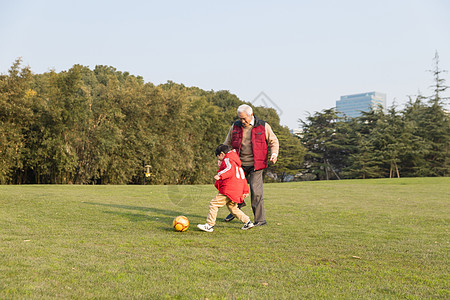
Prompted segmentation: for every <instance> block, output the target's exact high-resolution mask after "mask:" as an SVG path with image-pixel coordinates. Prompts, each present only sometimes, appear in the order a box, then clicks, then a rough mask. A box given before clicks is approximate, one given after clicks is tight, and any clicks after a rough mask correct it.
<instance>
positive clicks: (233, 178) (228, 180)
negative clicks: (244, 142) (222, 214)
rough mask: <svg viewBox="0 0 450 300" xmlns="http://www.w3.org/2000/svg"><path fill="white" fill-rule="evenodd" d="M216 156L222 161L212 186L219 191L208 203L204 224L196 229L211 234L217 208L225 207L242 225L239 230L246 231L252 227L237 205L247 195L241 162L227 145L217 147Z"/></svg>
mask: <svg viewBox="0 0 450 300" xmlns="http://www.w3.org/2000/svg"><path fill="white" fill-rule="evenodd" d="M216 156H217V158H218V159H219V161H222V162H221V164H220V167H219V171H217V174H216V176H214V179H215V180H216V183H215V184H214V186H215V187H216V188H217V189H218V190H219V193H218V194H217V196H216V197H215V198H214V199H212V200H211V202H210V203H209V214H208V217H207V218H206V224H198V225H197V227H198V228H200V229H201V230H203V231H206V232H212V231H213V230H214V228H213V227H214V225H215V224H216V217H217V211H218V210H219V207H222V206H224V205H226V206H227V207H228V210H229V211H230V213H232V214H233V215H234V216H236V218H238V219H239V220H240V221H241V222H243V223H244V226H243V227H242V228H241V229H243V230H247V229H250V228H252V227H253V226H254V225H253V223H252V221H250V218H249V217H248V216H247V215H246V214H244V212H243V211H242V210H240V209H239V208H238V203H242V202H243V198H246V197H247V196H248V193H249V189H248V184H247V179H245V174H244V170H242V168H241V164H242V163H241V160H240V159H239V156H238V155H237V153H236V151H235V150H231V151H230V147H229V146H228V145H223V144H222V145H219V146H218V147H217V149H216Z"/></svg>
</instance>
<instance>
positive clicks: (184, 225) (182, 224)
mask: <svg viewBox="0 0 450 300" xmlns="http://www.w3.org/2000/svg"><path fill="white" fill-rule="evenodd" d="M172 225H173V228H175V230H176V231H186V230H187V229H188V228H189V220H188V218H186V217H185V216H178V217H176V218H175V219H173V224H172Z"/></svg>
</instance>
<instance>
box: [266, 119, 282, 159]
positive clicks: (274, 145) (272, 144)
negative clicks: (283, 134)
mask: <svg viewBox="0 0 450 300" xmlns="http://www.w3.org/2000/svg"><path fill="white" fill-rule="evenodd" d="M265 132H266V141H267V144H268V145H269V148H270V153H271V154H270V161H271V162H272V163H276V162H277V158H278V151H279V149H280V144H279V142H278V138H277V136H276V135H275V133H274V132H273V130H272V127H270V125H269V124H268V123H267V122H266V127H265Z"/></svg>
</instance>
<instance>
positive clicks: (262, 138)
mask: <svg viewBox="0 0 450 300" xmlns="http://www.w3.org/2000/svg"><path fill="white" fill-rule="evenodd" d="M241 145H242V122H241V121H236V122H234V124H233V134H232V137H231V146H232V147H233V149H236V152H237V153H238V154H239V153H240V152H241ZM252 150H253V159H254V161H255V164H254V167H255V171H257V170H262V169H265V168H267V166H268V163H269V161H268V157H267V154H268V151H267V141H266V122H264V121H263V120H260V119H258V118H257V117H256V116H255V124H254V125H253V128H252Z"/></svg>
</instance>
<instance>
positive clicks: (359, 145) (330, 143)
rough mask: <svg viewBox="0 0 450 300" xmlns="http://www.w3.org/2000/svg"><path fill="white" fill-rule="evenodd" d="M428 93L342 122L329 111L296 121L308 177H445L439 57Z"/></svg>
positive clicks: (449, 157) (445, 121) (446, 137)
mask: <svg viewBox="0 0 450 300" xmlns="http://www.w3.org/2000/svg"><path fill="white" fill-rule="evenodd" d="M431 72H432V74H433V79H434V81H433V82H434V84H433V85H432V90H433V92H432V95H431V96H429V97H425V96H423V95H418V96H416V97H409V101H408V102H407V104H406V105H405V107H404V108H403V109H401V110H399V109H398V108H397V107H396V106H395V104H394V105H392V106H391V107H390V108H389V109H388V112H387V113H383V111H382V110H381V109H372V110H371V111H369V112H362V115H361V116H360V117H358V118H350V119H349V118H346V117H345V116H342V115H341V114H339V112H337V111H336V110H335V109H334V108H331V109H326V110H323V111H321V112H316V113H314V114H313V115H309V116H308V117H307V118H306V120H300V123H301V124H302V127H303V132H302V134H301V135H300V139H301V141H302V144H303V145H304V146H305V147H306V148H307V154H306V157H305V161H304V177H305V178H310V179H342V178H381V177H389V178H393V177H401V176H403V177H418V176H449V174H450V172H449V171H450V153H449V145H450V113H449V111H447V110H446V109H445V103H446V101H448V97H444V92H445V91H446V90H447V89H448V86H446V85H445V80H444V78H443V73H444V72H445V71H443V70H441V69H440V68H439V57H438V55H437V54H436V56H435V68H434V69H433V70H431Z"/></svg>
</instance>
